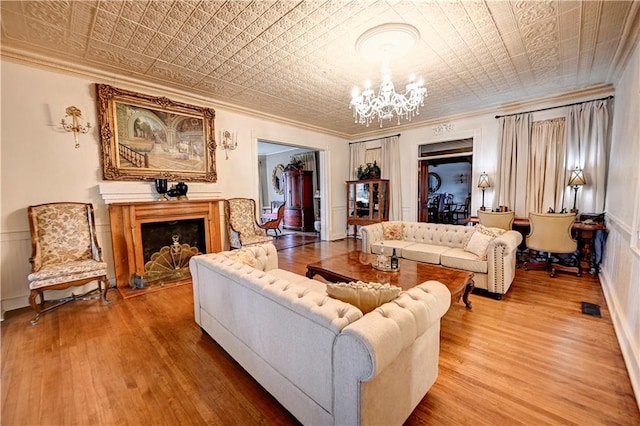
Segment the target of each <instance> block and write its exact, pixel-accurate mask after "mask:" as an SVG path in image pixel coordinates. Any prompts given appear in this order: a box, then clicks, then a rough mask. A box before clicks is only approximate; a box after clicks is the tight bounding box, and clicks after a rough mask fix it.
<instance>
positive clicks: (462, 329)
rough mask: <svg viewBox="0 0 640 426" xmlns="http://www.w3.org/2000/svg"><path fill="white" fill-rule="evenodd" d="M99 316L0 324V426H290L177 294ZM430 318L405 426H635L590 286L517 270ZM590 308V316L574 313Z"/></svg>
mask: <svg viewBox="0 0 640 426" xmlns="http://www.w3.org/2000/svg"><path fill="white" fill-rule="evenodd" d="M358 245H359V242H356V241H354V240H352V239H349V240H345V241H338V242H319V243H316V244H308V245H305V246H300V247H296V248H291V249H286V250H282V251H280V252H279V260H280V266H281V267H282V268H285V269H289V270H291V271H294V272H298V273H304V272H305V270H306V268H305V267H306V264H307V263H309V262H312V261H316V260H319V259H320V258H322V257H325V256H332V255H336V254H340V253H345V252H347V251H349V250H353V249H356V248H358ZM109 297H110V298H111V300H112V303H111V306H108V307H107V306H103V305H102V304H101V303H102V302H98V301H90V302H75V303H71V304H68V305H66V306H64V307H63V308H61V309H59V310H57V311H53V312H50V313H47V314H45V315H44V316H43V317H42V319H41V320H40V323H39V324H38V325H37V326H34V327H32V326H30V325H29V320H31V318H32V317H33V314H32V312H31V310H30V309H21V310H18V311H13V312H9V313H8V314H7V316H6V320H5V321H4V322H3V323H2V328H1V331H2V392H1V398H2V402H1V410H2V411H1V418H0V420H1V423H2V424H3V425H40V424H78V425H89V424H91V425H119V424H133V425H139V424H145V425H146V424H167V425H177V424H180V425H185V424H196V425H197V424H209V425H222V424H224V425H240V424H241V425H257V424H269V425H271V424H273V425H291V424H297V422H296V420H295V418H293V417H292V416H291V415H290V414H289V413H288V412H287V411H286V410H285V409H284V408H283V407H282V406H280V404H278V402H277V401H276V400H275V399H274V398H273V397H271V396H270V395H269V393H267V392H266V391H265V390H264V389H263V388H262V387H261V386H260V385H258V384H257V383H256V382H255V381H254V380H253V379H252V378H251V376H249V375H248V374H247V373H246V372H245V371H244V370H243V369H242V368H241V367H240V366H239V365H238V364H236V363H235V361H234V360H233V359H232V358H231V357H229V356H228V355H227V354H226V353H225V352H224V351H223V350H222V349H221V348H220V347H219V346H218V345H217V344H216V343H215V342H214V341H212V340H211V339H210V338H209V337H208V336H206V335H203V334H202V333H201V331H200V329H199V328H198V326H197V325H196V324H195V323H194V321H193V300H192V292H191V286H188V285H184V286H179V287H173V288H169V289H166V290H163V291H158V292H155V293H149V294H147V295H144V296H140V297H134V298H131V299H127V300H123V299H121V298H120V296H119V295H118V293H117V291H115V290H110V291H109ZM471 300H472V302H473V311H467V310H466V309H465V308H464V306H463V305H462V304H458V305H455V306H452V308H451V309H450V310H449V312H447V314H446V315H445V316H444V317H443V319H442V333H441V336H442V339H441V352H440V374H439V377H438V380H437V381H436V384H435V385H434V386H433V387H432V388H431V390H430V391H429V393H428V394H427V395H426V397H425V398H424V399H423V400H422V402H421V403H420V404H419V406H418V407H417V408H416V410H415V411H414V413H413V414H412V415H411V417H410V418H409V419H408V421H407V424H408V425H507V424H508V425H515V424H527V425H541V424H553V425H567V424H576V425H600V424H607V425H639V424H640V412H639V410H638V406H637V404H636V402H635V399H634V396H633V392H632V390H631V384H630V382H629V378H628V376H627V372H626V370H625V367H624V363H623V360H622V356H621V354H620V349H619V347H618V343H617V341H616V338H615V333H614V330H613V327H612V324H611V319H610V315H609V312H608V310H607V309H606V305H605V301H604V297H603V295H602V291H601V288H600V285H599V283H598V280H597V278H596V277H593V276H590V275H584V276H583V277H581V278H577V277H575V276H573V275H571V274H565V273H560V274H558V277H557V278H555V279H551V278H549V276H548V274H546V273H545V272H543V271H522V270H518V272H517V277H516V281H515V282H514V284H513V286H512V288H511V290H510V291H509V293H508V294H507V295H506V297H505V298H504V299H503V300H502V301H496V300H493V299H490V298H486V297H482V296H479V295H475V294H474V295H471ZM581 301H587V302H592V303H596V304H599V305H600V306H601V310H602V318H595V317H591V316H587V315H583V314H582V313H581V312H580V302H581Z"/></svg>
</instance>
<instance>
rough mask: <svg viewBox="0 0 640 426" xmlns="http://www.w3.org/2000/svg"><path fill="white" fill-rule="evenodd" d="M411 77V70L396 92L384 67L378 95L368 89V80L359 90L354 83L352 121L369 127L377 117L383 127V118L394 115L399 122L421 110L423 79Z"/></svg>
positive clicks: (423, 93) (424, 91)
mask: <svg viewBox="0 0 640 426" xmlns="http://www.w3.org/2000/svg"><path fill="white" fill-rule="evenodd" d="M414 80H415V76H414V75H413V74H412V75H411V77H410V82H409V84H407V86H406V88H405V92H404V94H402V93H397V92H396V90H395V87H394V86H393V82H392V81H391V75H390V73H389V71H388V69H386V70H385V71H384V72H383V75H382V84H381V85H380V90H378V94H377V95H376V94H375V92H374V91H373V89H371V87H370V84H369V82H367V83H365V90H364V91H363V92H362V94H361V93H360V90H359V89H358V88H357V87H354V88H353V91H352V93H351V96H352V98H351V104H350V108H351V109H353V118H354V119H355V122H356V123H360V124H366V126H367V127H369V124H371V122H372V121H373V120H376V119H377V120H378V123H380V127H382V120H389V121H391V119H392V118H393V116H394V115H396V116H397V117H398V124H400V119H401V118H405V119H407V120H409V121H411V119H412V118H413V117H415V116H416V115H419V114H420V107H421V106H424V97H425V96H426V94H427V89H426V88H425V87H423V84H424V83H423V82H422V79H420V80H419V81H417V82H415V81H414Z"/></svg>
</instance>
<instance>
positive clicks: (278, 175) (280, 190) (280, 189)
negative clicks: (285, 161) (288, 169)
mask: <svg viewBox="0 0 640 426" xmlns="http://www.w3.org/2000/svg"><path fill="white" fill-rule="evenodd" d="M283 179H284V166H283V165H282V164H278V165H277V166H275V167H274V168H273V172H271V183H272V184H273V190H274V191H275V192H276V194H280V195H282V194H284V180H283Z"/></svg>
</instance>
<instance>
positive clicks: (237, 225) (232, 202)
mask: <svg viewBox="0 0 640 426" xmlns="http://www.w3.org/2000/svg"><path fill="white" fill-rule="evenodd" d="M224 212H225V217H226V219H227V233H228V235H229V245H230V246H231V247H232V248H240V247H243V246H247V245H252V244H261V243H267V242H271V241H273V239H272V238H271V237H269V236H268V235H267V234H266V231H265V230H264V229H261V228H260V226H259V224H258V221H257V220H256V202H255V200H253V199H252V198H229V199H228V200H225V201H224Z"/></svg>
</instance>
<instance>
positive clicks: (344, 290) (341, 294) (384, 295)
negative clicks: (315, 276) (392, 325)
mask: <svg viewBox="0 0 640 426" xmlns="http://www.w3.org/2000/svg"><path fill="white" fill-rule="evenodd" d="M400 291H401V289H400V287H396V286H392V285H390V284H380V283H365V282H363V281H357V282H353V281H352V282H350V283H335V284H331V283H329V284H327V294H328V295H329V297H333V298H334V299H338V300H342V301H343V302H346V303H349V304H350V305H353V306H355V307H356V308H358V309H360V310H361V311H362V313H363V314H366V313H368V312H371V311H373V310H374V309H375V308H377V307H378V306H380V305H382V304H384V303H387V302H389V301H391V300H393V299H395V298H396V297H398V295H399V294H400Z"/></svg>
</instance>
